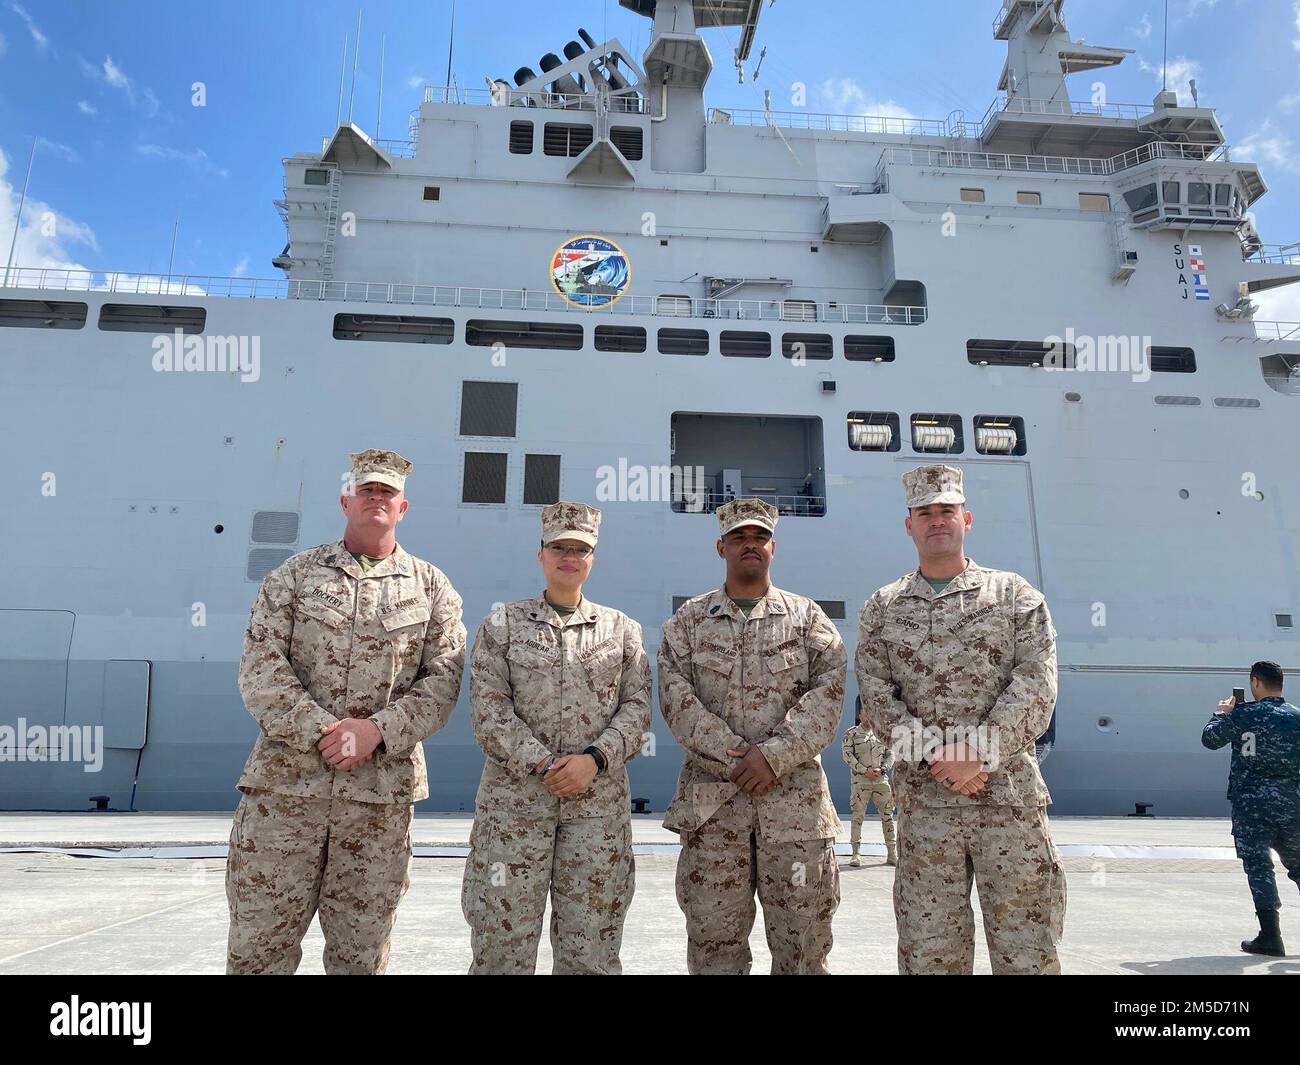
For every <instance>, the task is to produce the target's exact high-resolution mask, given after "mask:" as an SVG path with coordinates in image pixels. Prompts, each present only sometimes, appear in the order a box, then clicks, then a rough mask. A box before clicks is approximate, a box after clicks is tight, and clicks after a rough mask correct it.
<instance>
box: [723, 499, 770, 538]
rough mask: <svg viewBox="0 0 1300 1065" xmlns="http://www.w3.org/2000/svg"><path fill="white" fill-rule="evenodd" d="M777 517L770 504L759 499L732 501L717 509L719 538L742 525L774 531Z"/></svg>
mask: <svg viewBox="0 0 1300 1065" xmlns="http://www.w3.org/2000/svg"><path fill="white" fill-rule="evenodd" d="M778 517H779V515H778V514H777V512H776V507H774V506H772V504H771V503H764V502H763V500H761V499H733V500H732V501H731V502H730V503H724V504H723V505H722V506H720V507H719V508H718V529H719V530H720V531H719V533H718V535H719V536H726V535H727V533H729V532H731V530H732V529H739V528H740V527H741V526H742V525H757V526H759V527H760V528H764V529H766V530H767V531H768V532H775V531H776V523H777V519H778Z"/></svg>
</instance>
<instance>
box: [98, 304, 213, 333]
mask: <svg viewBox="0 0 1300 1065" xmlns="http://www.w3.org/2000/svg"><path fill="white" fill-rule="evenodd" d="M207 321H208V312H207V311H206V310H204V308H202V307H166V306H148V305H145V304H134V303H106V304H104V306H103V307H101V308H100V309H99V328H100V329H105V330H108V331H109V332H114V333H174V332H175V331H176V330H177V329H179V330H180V331H181V332H182V333H191V334H192V333H202V332H203V327H204V326H205V325H206V324H207Z"/></svg>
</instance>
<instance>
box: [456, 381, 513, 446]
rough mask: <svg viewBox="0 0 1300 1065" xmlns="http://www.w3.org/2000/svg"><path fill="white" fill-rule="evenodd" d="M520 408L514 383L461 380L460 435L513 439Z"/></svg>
mask: <svg viewBox="0 0 1300 1065" xmlns="http://www.w3.org/2000/svg"><path fill="white" fill-rule="evenodd" d="M518 408H519V385H518V383H517V382H514V381H462V382H461V384H460V435H461V436H497V437H513V436H514V435H515V423H516V420H517V414H518Z"/></svg>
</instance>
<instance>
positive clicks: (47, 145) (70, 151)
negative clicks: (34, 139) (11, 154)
mask: <svg viewBox="0 0 1300 1065" xmlns="http://www.w3.org/2000/svg"><path fill="white" fill-rule="evenodd" d="M51 152H52V153H53V154H54V155H57V156H59V158H61V159H66V160H67V161H68V162H69V163H79V162H81V156H79V155H78V154H77V150H76V149H75V148H70V147H69V146H68V145H66V144H60V143H59V142H58V141H50V140H46V139H45V138H44V137H42V138H41V139H40V147H38V148H37V149H36V154H37V155H41V154H48V153H51Z"/></svg>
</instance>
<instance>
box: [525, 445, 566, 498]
mask: <svg viewBox="0 0 1300 1065" xmlns="http://www.w3.org/2000/svg"><path fill="white" fill-rule="evenodd" d="M559 501H560V456H559V455H525V456H524V506H527V507H544V506H547V505H549V504H551V503H558V502H559Z"/></svg>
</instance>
